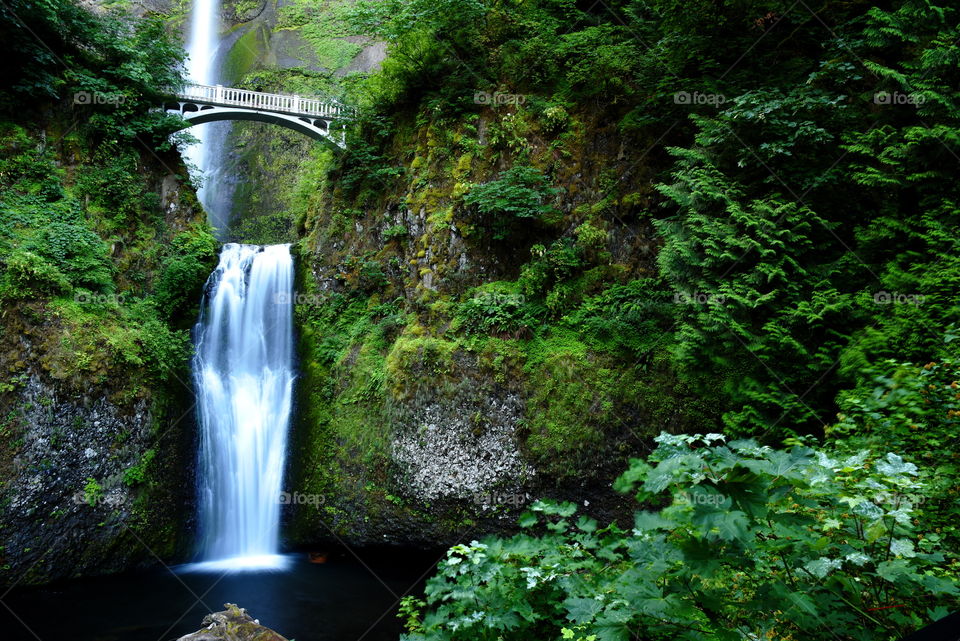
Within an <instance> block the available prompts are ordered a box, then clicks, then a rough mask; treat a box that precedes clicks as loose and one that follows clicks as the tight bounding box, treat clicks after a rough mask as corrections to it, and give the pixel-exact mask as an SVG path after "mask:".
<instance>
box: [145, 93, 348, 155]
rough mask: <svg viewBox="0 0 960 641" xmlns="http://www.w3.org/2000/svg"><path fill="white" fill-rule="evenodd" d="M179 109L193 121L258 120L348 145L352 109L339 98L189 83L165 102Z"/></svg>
mask: <svg viewBox="0 0 960 641" xmlns="http://www.w3.org/2000/svg"><path fill="white" fill-rule="evenodd" d="M164 109H165V110H167V111H175V112H177V113H179V114H180V115H181V116H183V118H184V119H185V120H187V121H188V122H189V123H190V125H199V124H201V123H205V122H214V121H217V120H256V121H259V122H268V123H272V124H275V125H281V126H283V127H289V128H290V129H294V130H296V131H299V132H300V133H302V134H306V135H307V136H310V137H311V138H313V139H315V140H321V141H324V142H327V143H331V144H333V145H336V146H337V147H339V148H340V149H345V148H346V143H345V125H346V121H347V120H349V119H350V118H351V117H352V116H353V111H352V110H351V109H349V108H347V107H345V106H343V105H342V104H340V103H338V102H324V101H322V100H320V99H319V98H303V97H301V96H291V95H287V94H278V93H263V92H260V91H249V90H247V89H233V88H231V87H224V86H221V85H187V86H186V87H184V89H183V91H182V92H181V93H178V94H177V102H169V103H167V104H165V105H164Z"/></svg>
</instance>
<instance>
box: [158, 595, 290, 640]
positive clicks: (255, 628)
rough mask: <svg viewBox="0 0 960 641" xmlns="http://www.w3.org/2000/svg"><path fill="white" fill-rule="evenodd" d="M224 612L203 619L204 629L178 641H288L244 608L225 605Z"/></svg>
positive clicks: (231, 604)
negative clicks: (264, 625)
mask: <svg viewBox="0 0 960 641" xmlns="http://www.w3.org/2000/svg"><path fill="white" fill-rule="evenodd" d="M223 607H225V608H226V610H224V611H223V612H214V613H212V614H208V615H207V616H205V617H203V628H202V629H200V630H197V631H196V632H192V633H191V634H188V635H186V636H182V637H180V638H179V639H177V641H287V639H286V637H283V636H280V635H279V634H277V633H276V632H274V631H273V630H271V629H270V628H265V627H263V626H262V625H260V623H259V622H257V621H256V620H255V619H253V618H252V617H251V616H250V615H249V614H247V611H246V610H245V609H244V608H241V607H238V606H237V605H236V604H234V603H224V604H223Z"/></svg>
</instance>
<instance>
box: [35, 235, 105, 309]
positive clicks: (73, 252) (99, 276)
mask: <svg viewBox="0 0 960 641" xmlns="http://www.w3.org/2000/svg"><path fill="white" fill-rule="evenodd" d="M24 248H25V249H27V250H30V251H33V252H35V253H37V254H39V255H41V256H44V257H45V258H47V259H49V260H50V261H51V262H52V263H53V264H54V265H56V266H57V268H58V269H59V270H60V271H61V272H63V274H65V275H66V276H67V278H69V279H70V281H71V282H72V283H73V284H74V285H77V286H78V287H84V288H86V289H89V290H90V291H96V292H109V291H112V289H113V269H112V265H111V263H110V259H109V255H108V250H107V244H106V243H105V242H103V240H102V239H101V238H100V236H98V235H97V234H96V233H95V232H93V231H92V230H90V229H89V228H88V227H86V226H84V225H82V224H78V223H73V222H59V221H53V222H51V223H49V224H48V225H47V226H46V227H44V228H42V229H40V230H39V232H38V234H37V235H36V236H34V238H33V239H31V240H30V241H28V242H27V243H25V244H24Z"/></svg>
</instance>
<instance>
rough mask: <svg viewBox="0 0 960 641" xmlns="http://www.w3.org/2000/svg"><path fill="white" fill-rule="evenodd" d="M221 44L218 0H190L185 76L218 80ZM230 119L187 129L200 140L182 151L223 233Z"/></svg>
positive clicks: (204, 82)
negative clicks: (196, 171) (197, 177)
mask: <svg viewBox="0 0 960 641" xmlns="http://www.w3.org/2000/svg"><path fill="white" fill-rule="evenodd" d="M219 46H220V0H193V4H192V7H191V10H190V34H189V37H188V41H187V54H188V56H189V57H188V59H187V65H186V67H187V69H186V71H187V78H188V79H189V81H190V82H194V83H198V84H202V85H213V84H217V83H218V82H220V80H221V78H220V70H219V67H218V66H217V49H218V48H219ZM229 132H230V123H228V122H211V123H205V124H201V125H195V126H194V127H191V128H190V133H191V134H192V135H194V136H195V137H196V138H197V139H198V140H199V142H198V143H197V144H194V145H188V146H187V147H185V148H184V149H183V155H184V156H186V158H187V160H188V161H189V162H190V164H191V165H193V166H194V167H196V169H197V170H198V172H199V174H200V176H199V178H200V181H199V182H200V188H199V189H198V190H197V198H198V199H199V200H200V202H201V203H203V206H204V209H206V210H207V212H209V214H210V224H211V225H213V227H215V228H216V229H217V230H219V234H220V236H221V237H223V234H224V232H225V230H226V229H227V227H228V226H229V223H230V212H231V209H232V202H231V196H232V193H233V189H232V184H229V183H230V179H229V176H228V175H226V172H224V171H223V164H224V160H225V156H226V154H225V149H224V142H225V141H226V138H227V136H228V135H229Z"/></svg>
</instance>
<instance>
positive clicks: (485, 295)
mask: <svg viewBox="0 0 960 641" xmlns="http://www.w3.org/2000/svg"><path fill="white" fill-rule="evenodd" d="M518 290H519V288H518V287H517V286H516V285H515V284H513V283H503V282H500V283H489V284H487V285H485V286H483V287H478V288H476V289H475V290H474V291H473V293H472V294H471V295H470V297H469V298H467V299H466V300H465V301H464V302H463V303H461V304H460V306H459V307H458V309H457V313H456V316H457V319H458V325H459V327H461V328H463V329H465V330H466V331H468V332H474V333H479V334H488V333H490V332H493V333H496V334H506V335H510V336H513V337H515V338H516V337H519V336H520V335H522V334H528V333H529V332H530V330H531V328H532V327H533V326H534V324H535V321H534V318H533V316H532V315H531V314H530V311H529V309H528V308H527V304H526V299H525V297H524V296H523V294H520V293H519V291H518Z"/></svg>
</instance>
